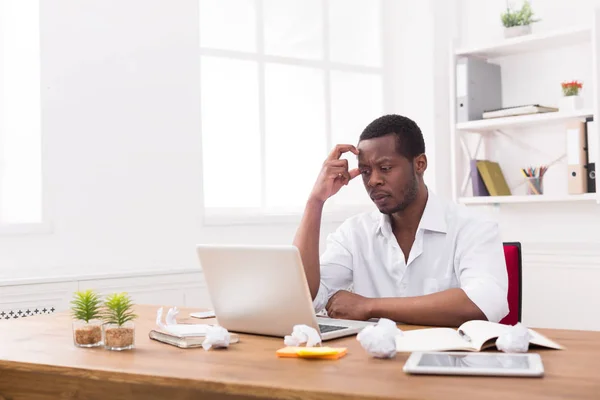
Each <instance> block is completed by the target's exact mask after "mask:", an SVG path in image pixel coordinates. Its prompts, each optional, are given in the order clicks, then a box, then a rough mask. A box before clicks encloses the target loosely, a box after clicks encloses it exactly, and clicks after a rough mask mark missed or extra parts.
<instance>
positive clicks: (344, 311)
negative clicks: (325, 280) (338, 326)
mask: <svg viewBox="0 0 600 400" xmlns="http://www.w3.org/2000/svg"><path fill="white" fill-rule="evenodd" d="M371 300H372V299H370V298H368V297H363V296H360V295H358V294H355V293H351V292H348V291H346V290H340V291H338V292H336V293H335V294H334V295H333V296H331V298H330V299H329V302H328V303H327V306H326V307H325V308H326V309H327V315H329V316H330V317H331V318H341V319H353V320H360V321H366V320H368V319H369V318H371V316H370V314H371Z"/></svg>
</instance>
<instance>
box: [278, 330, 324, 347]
mask: <svg viewBox="0 0 600 400" xmlns="http://www.w3.org/2000/svg"><path fill="white" fill-rule="evenodd" d="M283 343H284V344H285V345H286V346H292V347H297V346H300V345H301V344H303V343H306V347H314V346H316V345H317V344H320V343H321V335H319V332H317V330H316V329H315V328H311V327H310V326H308V325H295V326H294V328H293V330H292V334H291V335H287V336H286V337H285V338H284V339H283Z"/></svg>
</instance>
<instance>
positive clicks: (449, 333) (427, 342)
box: [396, 328, 476, 352]
mask: <svg viewBox="0 0 600 400" xmlns="http://www.w3.org/2000/svg"><path fill="white" fill-rule="evenodd" d="M447 350H458V351H460V350H467V351H475V350H476V349H475V348H473V347H472V346H470V345H469V343H467V342H466V341H465V340H463V339H462V338H461V337H460V335H459V334H458V332H457V331H455V330H454V329H451V328H427V329H416V330H413V331H404V332H403V334H402V335H401V336H400V335H399V336H396V351H399V352H412V351H447Z"/></svg>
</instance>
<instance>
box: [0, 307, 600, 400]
mask: <svg viewBox="0 0 600 400" xmlns="http://www.w3.org/2000/svg"><path fill="white" fill-rule="evenodd" d="M156 309H157V307H156V306H138V310H137V312H138V314H139V315H140V318H139V319H138V320H137V321H136V346H137V347H136V349H135V350H133V351H126V352H112V351H107V350H103V349H80V348H76V347H74V346H73V342H72V333H71V320H70V317H69V315H68V314H66V313H62V314H56V315H40V316H35V317H28V318H22V319H18V320H12V321H0V400H5V399H6V400H8V399H10V400H17V399H25V398H27V399H55V398H85V399H96V398H110V399H130V398H138V397H139V398H144V399H154V398H169V400H175V399H188V398H198V395H202V396H203V397H202V398H234V397H235V398H250V397H253V396H256V397H262V398H284V399H297V398H303V399H326V398H327V399H329V398H351V399H365V398H400V399H439V398H447V399H461V400H463V399H467V398H482V399H483V398H485V399H501V400H507V399H513V398H516V397H519V398H520V397H524V398H527V399H546V400H547V399H564V398H569V399H583V398H585V399H592V398H595V399H598V398H600V332H584V331H567V330H539V331H540V332H542V333H544V334H546V335H548V336H549V337H550V338H552V339H554V340H556V341H558V342H559V343H561V344H563V345H564V346H566V347H567V350H563V351H556V350H540V351H539V353H540V354H541V355H542V359H543V362H544V367H545V370H546V375H545V377H544V378H542V379H540V378H493V377H451V376H439V377H438V376H410V375H406V374H405V373H404V372H403V371H402V367H403V365H404V362H405V361H406V359H407V357H408V354H405V353H399V354H397V355H396V357H395V358H394V359H390V360H378V359H374V358H371V357H369V356H368V354H367V353H366V352H365V351H364V350H363V349H362V347H361V346H360V343H358V342H357V340H356V338H355V337H349V338H344V339H338V340H335V341H331V342H327V344H328V345H336V346H337V345H339V346H346V347H348V349H349V351H348V355H347V356H346V357H344V358H342V359H340V360H336V361H331V360H329V361H325V360H305V359H280V358H277V357H276V356H275V351H276V350H277V349H279V348H281V347H283V340H282V339H277V338H268V337H261V336H253V335H240V336H241V339H240V343H238V344H233V345H231V346H230V347H229V348H228V349H224V350H211V351H205V350H204V349H202V348H196V349H187V350H185V349H178V348H176V347H173V346H169V345H166V344H162V343H158V342H155V341H152V340H150V339H149V338H148V332H149V330H150V329H152V328H153V327H154V320H155V313H156ZM194 311H195V310H194ZM189 312H190V310H186V309H183V310H182V312H181V313H180V314H179V316H180V317H186V316H187V315H188V314H189ZM181 319H183V318H181ZM200 321H201V320H196V319H192V321H191V322H194V323H199V322H200ZM205 321H207V320H205ZM404 329H406V327H404ZM238 396H239V397H238Z"/></svg>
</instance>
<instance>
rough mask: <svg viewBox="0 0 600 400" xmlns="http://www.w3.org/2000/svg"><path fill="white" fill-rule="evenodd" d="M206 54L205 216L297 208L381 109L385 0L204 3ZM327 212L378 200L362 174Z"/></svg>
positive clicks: (202, 41) (203, 86)
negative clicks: (339, 147) (328, 160)
mask: <svg viewBox="0 0 600 400" xmlns="http://www.w3.org/2000/svg"><path fill="white" fill-rule="evenodd" d="M200 57H201V60H200V69H201V71H200V75H201V81H200V84H201V86H200V90H201V120H202V148H203V190H204V205H205V211H206V214H207V215H221V214H227V215H268V214H287V213H292V214H293V213H298V212H300V211H301V210H302V208H303V206H304V204H305V201H306V198H307V196H308V194H309V192H310V190H311V188H312V186H313V184H314V181H315V179H316V178H317V175H318V172H319V170H320V168H321V165H322V163H323V161H324V159H325V157H326V156H327V154H328V152H329V151H330V150H331V149H332V147H333V146H334V145H335V144H336V143H352V144H356V143H357V141H358V136H359V135H360V132H361V131H362V129H364V127H365V126H366V125H367V124H368V123H369V122H371V121H372V120H373V119H374V118H376V117H378V116H380V115H381V114H382V113H383V109H384V105H383V99H384V94H383V88H384V68H383V61H382V59H383V50H382V10H381V2H380V1H379V0H200ZM347 158H349V160H350V161H351V162H350V164H351V166H353V165H354V166H355V165H356V161H355V157H354V156H352V157H347ZM328 204H329V205H334V206H335V207H336V208H337V209H340V208H345V207H356V206H360V205H366V204H370V200H369V199H368V197H367V195H366V193H365V190H364V188H363V186H362V182H361V181H360V178H357V179H355V180H354V181H353V182H352V183H351V184H350V185H349V186H347V187H344V188H343V189H342V190H341V191H340V193H338V195H337V196H335V197H334V198H332V199H331V200H330V201H329V202H328Z"/></svg>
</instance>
